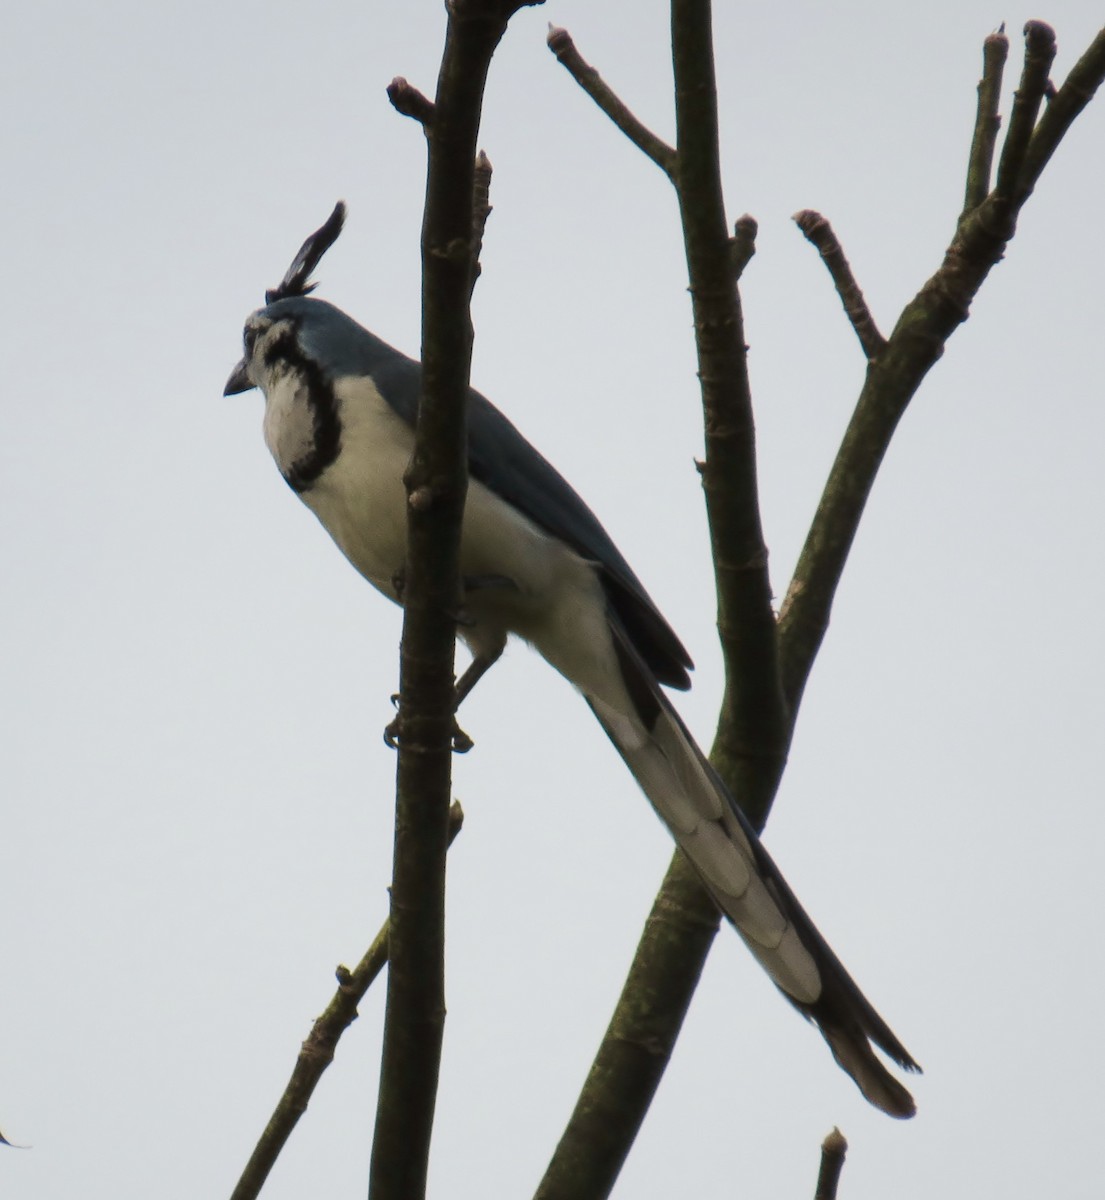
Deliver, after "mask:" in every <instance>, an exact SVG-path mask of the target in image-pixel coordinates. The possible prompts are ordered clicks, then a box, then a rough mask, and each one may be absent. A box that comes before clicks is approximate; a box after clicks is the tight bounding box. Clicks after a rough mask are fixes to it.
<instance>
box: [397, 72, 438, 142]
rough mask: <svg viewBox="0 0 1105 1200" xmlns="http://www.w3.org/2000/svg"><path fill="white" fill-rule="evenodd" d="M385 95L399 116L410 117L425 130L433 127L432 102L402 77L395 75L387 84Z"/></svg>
mask: <svg viewBox="0 0 1105 1200" xmlns="http://www.w3.org/2000/svg"><path fill="white" fill-rule="evenodd" d="M387 94H388V99H389V100H390V101H391V106H392V108H394V109H395V111H396V112H397V113H399V114H400V115H401V116H404V117H410V118H411V119H412V120H414V121H417V122H418V123H419V125H421V126H422V128H423V129H426V130H429V128H430V127H431V126H432V125H433V122H434V102H433V101H432V100H431V99H430V98H429V97H428V96H424V95H423V94H422V93H421V92H420V91H419V90H418V88H416V87H415V86H414V85H413V84H410V83H408V82H407V81H406V80H405V79H404V78H403V76H402V75H396V77H395V78H394V79H393V80H392V81H391V83H389V84H388V86H387Z"/></svg>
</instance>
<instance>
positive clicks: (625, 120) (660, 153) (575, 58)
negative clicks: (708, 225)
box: [546, 25, 675, 178]
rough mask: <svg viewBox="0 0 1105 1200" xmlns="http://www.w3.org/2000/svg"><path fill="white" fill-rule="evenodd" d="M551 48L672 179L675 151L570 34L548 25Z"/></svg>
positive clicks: (585, 87) (597, 100)
mask: <svg viewBox="0 0 1105 1200" xmlns="http://www.w3.org/2000/svg"><path fill="white" fill-rule="evenodd" d="M546 40H547V42H548V46H549V49H550V50H551V51H552V52H553V54H555V55H556V57H557V61H558V62H560V63H561V64H562V65H563V66H564V67H565V68H566V69H567V71H568V73H569V74H570V75H571V77H572V78H573V79H574V80H575V81H576V83H578V84H579V86H580V87H581V88H583V90H584V91H585V92H586V93H587V95H588V96H590V97H591V99H592V100H594V102H595V103H596V104H597V105H598V106H599V108H601V109H602V111H603V112H604V113H606V115H607V116H608V117H609V118H610V120H611V121H613V122H614V124H615V125H617V127H618V128H619V129H620V130H621V131H622V133H624V134H625V136H626V137H627V138H629V140H630V141H631V142H632V143H633V144H634V146H636V147H637V149H638V150H641V151H642V152H643V153H644V154H646V155H647V156H648V157H649V158H651V159H652V161H653V162H654V163H655V164H656V165H657V166H658V167H659V168H660V170H661V171H663V172H664V174H665V175H667V176H668V177H669V178H671V177H672V173H673V172H674V170H675V151H674V150H673V149H672V148H671V147H670V146H669V145H668V144H667V142H665V141H663V140H662V139H661V138H658V137H657V136H656V134H654V133H653V132H652V130H650V129H648V128H646V126H644V125H643V124H642V123H641V122H640V121H638V120H637V118H636V117H635V116H634V115H633V113H632V112H630V110H629V108H628V107H627V105H626V104H625V103H624V101H622V100H621V99H619V97H618V96H617V95H616V94H615V92H614V91H613V89H612V88H611V87H610V86H609V84H607V83H606V82H605V80H604V79H603V78H602V76H601V75H600V74H599V73H598V71H596V70H595V68H594V67H592V66H591V64H590V63H588V62H586V61H585V60H584V58H583V55H581V54H580V52H579V51H578V50H577V49H576V46H575V42H573V41H572V37H571V34H569V33H568V31H567V30H566V29H559V28H557V27H556V26H554V25H550V26H549V36H548V38H547V39H546Z"/></svg>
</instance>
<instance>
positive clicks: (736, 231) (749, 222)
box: [729, 213, 760, 279]
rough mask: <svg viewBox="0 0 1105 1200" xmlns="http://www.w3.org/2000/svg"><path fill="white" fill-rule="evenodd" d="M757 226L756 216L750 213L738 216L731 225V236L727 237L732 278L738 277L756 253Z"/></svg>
mask: <svg viewBox="0 0 1105 1200" xmlns="http://www.w3.org/2000/svg"><path fill="white" fill-rule="evenodd" d="M759 228H760V227H759V225H758V224H757V223H756V218H755V217H753V216H752V215H751V214H750V213H745V214H744V216H742V217H738V218H737V222H736V224H735V225H734V226H733V236H732V237H731V238H730V239H729V264H730V266H731V267H732V268H733V278H734V279H740V277H741V276H742V275H743V274H744V268H745V267H747V266H748V264H749V262H750V261H751V259H752V255H753V254H755V253H756V234H757V232H758V231H759Z"/></svg>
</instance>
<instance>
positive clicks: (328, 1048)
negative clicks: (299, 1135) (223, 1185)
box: [230, 801, 464, 1200]
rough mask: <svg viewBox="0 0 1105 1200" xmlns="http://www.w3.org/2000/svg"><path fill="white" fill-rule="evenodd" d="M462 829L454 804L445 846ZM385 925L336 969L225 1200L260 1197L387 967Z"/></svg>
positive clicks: (450, 842) (458, 809) (249, 1199)
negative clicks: (352, 961) (334, 984)
mask: <svg viewBox="0 0 1105 1200" xmlns="http://www.w3.org/2000/svg"><path fill="white" fill-rule="evenodd" d="M463 824H464V812H463V810H462V809H461V806H460V803H459V802H457V801H454V803H453V805H452V807H451V808H450V809H449V845H450V846H451V845H452V844H453V842H454V841H455V840H456V836H457V834H458V833H460V831H461V827H462V825H463ZM389 925H390V922H389V921H387V920H385V921H384V923H383V924H382V925H381V926H380V931H379V933H377V934H376V936H375V938H373V940H372V944H371V945H370V946H369V947H368V949H367V950H366V951H365V953H364V956H363V957H362V959H361V961H360V962H359V963H358V964H357V965H356V966H355V967H354V968H353V970H352V971H350V970H349V968H348V967H338V969H337V972H336V974H337V977H338V990H337V991H336V992H335V993H334V995H333V998H332V999H331V1001H330V1003H329V1004H328V1005H327V1006H326V1010H325V1012H323V1014H322V1016H320V1017H319V1018H318V1019H317V1020H316V1021H315V1023H314V1025H312V1026H311V1032H310V1033H309V1034H308V1035H307V1039H306V1041H305V1042H304V1043H303V1045H302V1047H301V1048H300V1051H299V1057H298V1058H297V1059H296V1063H295V1067H294V1068H293V1070H292V1074H291V1078H290V1079H289V1080H288V1085H287V1087H285V1089H284V1094H283V1095H282V1096H281V1097H280V1100H279V1101H278V1102H277V1105H276V1108H275V1109H274V1110H273V1114H272V1116H271V1117H270V1118H269V1123H268V1124H267V1125H266V1126H265V1132H264V1133H263V1134H262V1135H261V1137H260V1139H259V1140H258V1142H257V1145H256V1147H255V1148H254V1151H253V1153H252V1154H251V1155H250V1158H249V1162H248V1163H247V1164H246V1167H245V1170H244V1171H243V1172H242V1176H241V1178H240V1179H239V1180H238V1185H237V1187H235V1189H234V1191H233V1192H232V1193H231V1196H230V1200H256V1197H257V1196H259V1195H260V1193H261V1188H262V1186H263V1185H264V1183H265V1180H266V1179H267V1178H268V1176H269V1172H270V1171H271V1170H272V1168H273V1166H274V1164H275V1163H276V1160H277V1158H278V1157H279V1156H280V1152H281V1151H282V1150H283V1149H284V1146H285V1145H286V1144H287V1142H288V1139H289V1138H290V1137H291V1135H292V1132H293V1130H294V1129H295V1127H296V1125H297V1124H298V1122H299V1118H300V1117H301V1116H303V1114H304V1113H305V1112H306V1111H307V1105H308V1104H309V1103H310V1101H311V1097H312V1096H313V1095H314V1092H315V1088H316V1087H317V1086H318V1083H319V1080H320V1079H321V1078H322V1075H323V1072H324V1071H325V1070H326V1068H327V1067H328V1066H329V1065H330V1064H331V1063H332V1062H333V1061H334V1053H335V1051H336V1050H337V1046H338V1042H339V1041H340V1040H341V1036H342V1034H343V1033H344V1032H345V1031H346V1030H347V1029H348V1028H349V1026H350V1025H352V1024H353V1022H354V1021H355V1020H356V1019H357V1007H358V1005H359V1004H360V1003H361V1001H362V1000H363V999H364V997H365V993H366V992H367V991H368V989H369V988H370V987H371V986H372V983H373V982H374V980H375V979H376V977H377V975H379V974H380V972H381V971H382V970H383V969H384V966H385V964H386V963H387V960H388V929H389Z"/></svg>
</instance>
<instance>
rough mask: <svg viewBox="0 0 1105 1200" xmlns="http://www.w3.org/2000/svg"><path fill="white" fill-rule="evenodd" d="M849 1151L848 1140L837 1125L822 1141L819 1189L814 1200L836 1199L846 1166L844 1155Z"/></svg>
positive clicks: (818, 1179) (818, 1177)
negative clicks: (841, 1173)
mask: <svg viewBox="0 0 1105 1200" xmlns="http://www.w3.org/2000/svg"><path fill="white" fill-rule="evenodd" d="M847 1153H848V1142H847V1140H846V1139H845V1137H844V1134H842V1133H841V1132H840V1130H839V1129H837V1128H836V1126H833V1129H832V1130H831V1132H830V1133H829V1134H827V1136H826V1137H825V1140H824V1141H823V1142H822V1143H821V1169H820V1171H819V1172H818V1175H817V1190H816V1191H815V1192H814V1200H836V1189H837V1185H838V1184H839V1182H840V1172H841V1170H842V1169H843V1167H844V1156H845V1155H846V1154H847Z"/></svg>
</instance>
